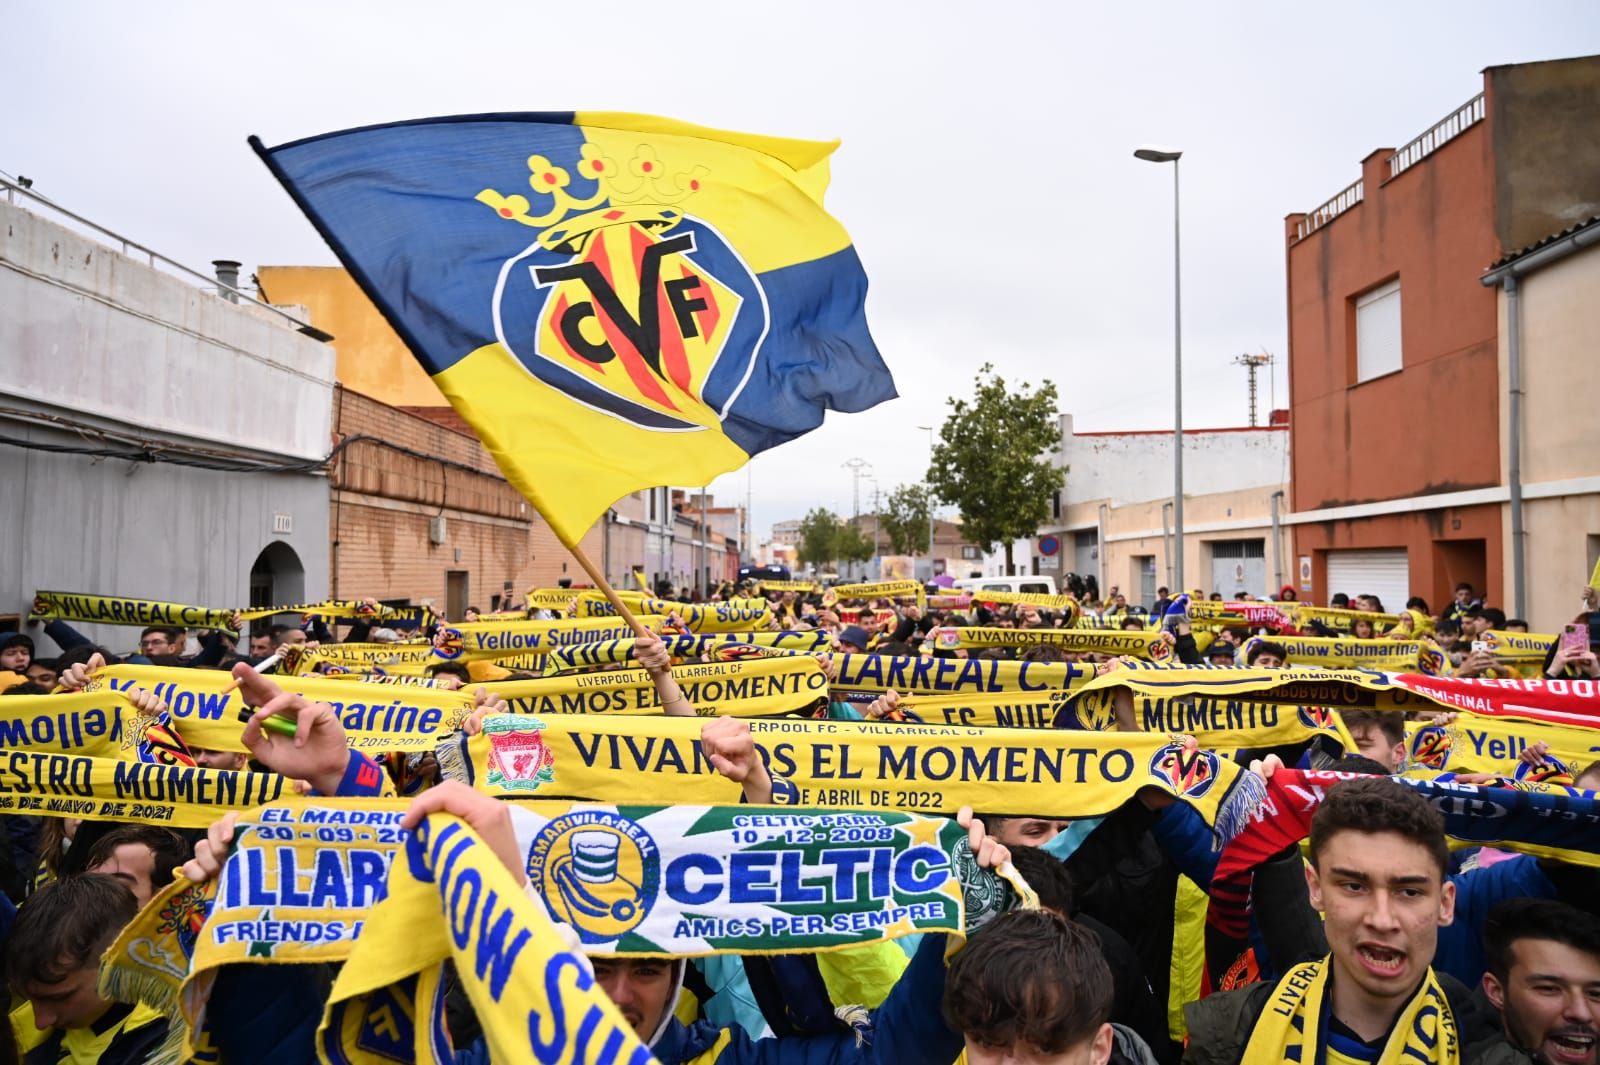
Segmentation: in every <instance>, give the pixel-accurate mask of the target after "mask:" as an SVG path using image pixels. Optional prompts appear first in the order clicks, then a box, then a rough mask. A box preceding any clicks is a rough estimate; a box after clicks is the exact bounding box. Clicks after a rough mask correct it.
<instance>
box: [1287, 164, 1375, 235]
mask: <svg viewBox="0 0 1600 1065" xmlns="http://www.w3.org/2000/svg"><path fill="white" fill-rule="evenodd" d="M1365 196H1366V186H1365V184H1364V183H1363V182H1362V181H1361V179H1360V178H1357V179H1356V180H1355V182H1354V183H1353V184H1351V185H1350V186H1349V187H1348V188H1345V189H1343V190H1342V191H1340V193H1339V194H1338V195H1337V196H1335V197H1334V198H1333V199H1331V200H1329V201H1328V202H1327V203H1325V204H1323V205H1322V206H1321V207H1316V208H1313V209H1312V210H1311V211H1309V212H1308V213H1307V214H1306V216H1305V217H1304V218H1302V219H1300V224H1299V225H1298V226H1296V227H1295V230H1296V232H1297V233H1298V234H1299V235H1298V237H1297V239H1299V240H1305V239H1306V237H1308V236H1310V235H1311V234H1312V233H1315V232H1316V231H1317V230H1319V229H1321V228H1322V227H1323V226H1325V225H1327V224H1328V223H1329V222H1331V221H1333V220H1334V219H1335V218H1338V217H1339V216H1340V215H1342V214H1344V213H1345V212H1346V211H1348V210H1349V209H1350V208H1352V207H1354V206H1355V205H1356V204H1358V203H1360V202H1361V201H1362V199H1363V198H1364V197H1365Z"/></svg>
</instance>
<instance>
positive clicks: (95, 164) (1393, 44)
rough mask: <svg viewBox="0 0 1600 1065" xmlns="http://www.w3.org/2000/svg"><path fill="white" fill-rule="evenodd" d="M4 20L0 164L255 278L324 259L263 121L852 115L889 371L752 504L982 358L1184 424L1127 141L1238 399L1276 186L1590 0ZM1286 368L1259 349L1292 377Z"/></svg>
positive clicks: (791, 507)
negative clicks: (883, 386) (853, 411)
mask: <svg viewBox="0 0 1600 1065" xmlns="http://www.w3.org/2000/svg"><path fill="white" fill-rule="evenodd" d="M4 24H5V27H6V34H7V37H8V38H9V39H10V42H11V47H9V48H8V49H7V50H6V51H7V68H8V71H7V72H8V79H7V81H8V87H7V93H6V104H5V115H4V118H3V119H0V170H4V171H6V172H8V173H10V174H18V173H21V174H25V175H27V176H28V177H30V178H32V179H33V180H34V181H35V182H36V188H37V189H38V190H40V191H42V192H44V193H46V194H48V195H50V196H52V197H53V198H55V199H56V200H57V201H58V202H60V203H62V204H64V205H66V206H69V207H71V208H72V209H74V210H76V211H78V212H80V213H82V214H85V215H87V216H88V217H90V218H92V219H94V220H96V221H99V222H101V223H103V224H105V225H107V226H110V227H111V228H113V229H116V230H119V231H121V232H124V233H126V234H128V235H129V236H131V237H133V238H135V239H137V240H140V241H142V242H145V243H147V244H149V245H151V246H153V247H155V248H156V249H157V250H160V251H162V252H164V253H165V254H168V255H170V256H172V257H173V258H176V259H179V260H180V261H184V262H187V263H190V264H191V265H195V266H197V267H201V268H205V269H207V270H209V266H207V264H208V262H209V261H210V260H211V259H215V258H235V259H240V260H243V261H244V262H245V264H246V272H247V276H248V271H250V270H252V269H254V268H255V267H256V266H257V265H261V264H270V265H282V264H301V263H306V264H331V263H333V262H334V258H333V255H332V253H331V252H330V251H329V250H328V249H327V247H326V246H325V245H324V244H323V243H322V241H321V240H320V239H319V238H318V237H317V235H316V233H315V232H314V231H313V230H312V228H311V226H310V225H309V224H308V223H307V222H306V221H305V220H304V219H303V217H302V216H301V215H300V214H299V213H298V211H296V210H295V208H294V207H293V206H292V204H291V203H290V202H289V200H288V198H287V196H285V195H284V193H283V192H282V190H281V189H280V188H279V187H278V186H277V184H276V182H274V181H273V180H272V179H271V178H270V176H269V175H268V174H267V172H266V170H265V169H264V168H263V167H262V166H261V164H260V163H259V162H258V161H257V160H256V159H255V157H254V155H253V154H252V153H251V152H250V151H249V149H248V148H247V147H246V145H245V137H246V136H247V135H248V134H251V133H255V134H259V135H260V136H261V137H262V138H263V139H264V140H265V141H266V142H267V143H268V144H277V143H282V142H283V141H287V140H291V139H294V138H298V137H303V136H307V135H310V134H314V133H322V132H327V131H330V130H336V129H341V128H345V127H349V126H356V125H362V124H367V123H374V122H384V121H390V120H395V119H406V118H415V117H421V116H426V115H441V114H457V113H466V112H480V111H517V110H529V111H532V110H560V109H573V108H576V109H599V110H622V111H643V112H650V113H656V114H663V115H669V116H672V117H675V118H681V119H684V120H688V121H692V122H697V123H701V124H705V125H711V126H723V127H728V128H734V129H745V130H753V131H758V132H762V133H771V134H783V135H789V136H799V137H814V138H819V139H826V138H832V137H840V138H842V139H843V141H844V144H843V147H842V148H841V149H840V150H839V152H838V153H837V154H836V155H835V157H834V162H833V186H832V189H831V190H830V192H829V199H828V206H829V208H830V210H831V211H832V212H833V213H834V214H835V215H836V216H837V217H838V218H839V219H840V220H841V221H843V223H844V224H845V226H846V227H847V228H848V229H849V231H850V233H851V234H852V236H853V237H854V240H855V244H856V247H857V249H858V251H859V252H860V255H861V258H862V260H863V261H864V263H865V264H866V268H867V272H868V275H869V276H870V278H871V283H872V288H871V295H870V296H869V298H868V304H867V310H868V316H869V320H870V322H871V325H872V328H873V333H874V335H875V337H876V339H877V342H878V345H879V347H880V348H881V349H882V351H883V353H884V356H885V358H886V360H887V361H888V364H889V366H890V368H891V369H892V370H893V372H894V375H895V379H896V381H897V383H898V385H899V390H900V395H901V398H900V399H898V400H896V401H894V402H892V403H889V404H885V405H884V406H881V407H879V408H877V409H876V410H874V411H871V412H869V413H867V414H863V415H854V416H846V415H832V416H830V417H829V419H828V422H827V424H826V425H825V426H824V427H823V428H821V429H819V430H818V431H816V432H814V433H812V434H810V435H809V436H807V437H804V438H802V439H800V440H798V441H795V442H794V443H791V444H789V445H787V446H785V447H783V448H780V449H778V450H777V451H774V452H768V453H766V454H764V455H762V456H760V457H758V458H757V459H756V461H755V463H754V477H753V481H754V503H755V525H756V528H757V530H758V531H761V532H763V533H764V531H765V530H766V529H767V528H768V527H769V526H770V524H771V523H772V522H773V521H777V520H781V519H783V518H787V517H798V516H801V515H802V514H803V513H804V512H805V510H806V509H807V508H808V507H811V506H815V505H823V506H829V507H832V508H834V509H835V510H837V511H840V512H842V513H848V512H849V510H850V508H851V490H850V476H849V474H848V473H847V472H846V471H845V470H843V469H841V463H843V462H844V461H845V460H847V459H849V458H851V457H854V456H859V457H861V458H863V459H865V460H867V461H868V462H870V463H871V464H872V466H873V473H874V475H875V477H876V479H877V483H878V484H879V485H880V486H881V487H882V490H883V492H884V493H885V494H887V492H888V491H890V490H891V489H892V488H893V487H894V486H895V485H897V484H900V483H903V482H908V481H914V480H918V479H920V478H921V476H922V472H923V470H924V469H925V468H926V454H927V447H928V440H927V434H926V433H925V432H920V431H918V430H917V429H916V428H915V426H918V425H929V424H933V423H934V422H935V420H936V419H938V418H939V417H940V416H941V412H942V411H943V409H944V403H945V398H946V397H947V396H950V395H952V394H960V393H962V392H964V391H965V390H966V389H967V388H968V387H969V386H970V382H971V380H972V377H973V375H974V373H975V372H976V370H977V368H978V367H979V366H980V365H981V364H982V363H984V362H985V361H990V362H993V363H994V364H995V365H996V367H998V368H999V370H1000V371H1001V372H1002V373H1003V374H1004V375H1005V376H1006V377H1008V378H1012V379H1018V380H1025V381H1030V382H1033V381H1039V380H1043V379H1046V378H1048V379H1050V380H1053V381H1055V382H1056V385H1057V387H1058V388H1059V390H1060V393H1061V398H1062V402H1061V409H1062V410H1063V411H1065V412H1069V413H1071V414H1073V415H1074V416H1075V418H1076V422H1077V427H1078V429H1079V430H1080V431H1082V430H1118V429H1159V428H1164V427H1168V426H1170V425H1171V416H1172V169H1171V167H1170V166H1158V165H1153V164H1150V163H1143V162H1139V161H1137V160H1135V159H1134V158H1133V157H1132V154H1131V153H1132V150H1133V149H1134V148H1135V147H1136V146H1138V145H1139V144H1142V143H1156V144H1163V145H1171V146H1176V147H1179V148H1181V149H1183V151H1184V152H1185V155H1184V158H1183V163H1182V167H1183V170H1182V178H1183V212H1184V215H1183V220H1184V221H1183V265H1184V286H1183V295H1184V330H1183V341H1184V373H1185V387H1184V403H1185V422H1186V423H1187V424H1188V425H1190V426H1191V427H1209V426H1225V425H1243V424H1245V421H1246V414H1247V411H1246V388H1245V371H1244V369H1243V368H1242V367H1238V366H1233V365H1231V364H1230V360H1232V359H1233V358H1234V357H1235V356H1237V355H1239V354H1241V353H1243V352H1259V351H1262V350H1266V351H1269V352H1272V353H1274V354H1276V355H1277V356H1279V358H1280V360H1281V359H1282V357H1283V355H1284V353H1285V349H1286V340H1285V314H1284V279H1283V259H1284V243H1283V222H1282V219H1283V216H1284V215H1285V214H1287V213H1289V212H1291V211H1303V210H1309V209H1310V208H1312V207H1314V206H1316V205H1317V204H1319V203H1321V202H1322V201H1324V200H1326V199H1328V198H1329V197H1331V196H1332V195H1333V194H1334V193H1336V192H1338V191H1339V190H1340V189H1342V188H1343V187H1344V186H1346V185H1348V184H1349V183H1350V182H1352V181H1354V180H1355V179H1356V177H1358V176H1359V170H1360V168H1359V161H1360V159H1361V158H1362V157H1363V156H1364V155H1366V154H1367V153H1368V152H1370V151H1371V150H1373V149H1375V148H1379V147H1398V146H1400V145H1402V144H1404V143H1405V142H1406V141H1408V140H1410V139H1411V138H1412V137H1414V136H1416V135H1417V134H1419V133H1421V132H1422V131H1423V130H1424V129H1426V128H1427V127H1428V126H1430V125H1431V124H1432V123H1434V122H1435V121H1437V120H1439V119H1440V118H1442V117H1443V116H1444V115H1445V114H1447V113H1448V112H1449V111H1451V110H1452V109H1453V108H1455V107H1456V106H1457V105H1459V104H1461V103H1463V102H1465V101H1466V100H1467V99H1468V98H1470V97H1471V96H1472V95H1474V94H1475V93H1477V92H1478V91H1480V89H1481V86H1482V79H1481V77H1480V74H1479V72H1480V71H1481V69H1482V68H1483V67H1485V66H1490V65H1494V64H1501V63H1515V62H1526V61H1532V60H1540V59H1554V58H1560V57H1565V56H1574V55H1583V54H1588V53H1594V52H1600V3H1596V2H1595V0H1570V2H1556V0H1540V2H1538V3H1533V4H1526V5H1520V6H1507V5H1505V4H1503V3H1500V4H1491V3H1483V2H1470V3H1469V2H1465V0H1452V2H1449V3H1429V4H1422V3H1403V2H1400V3H1397V2H1395V0H1384V2H1378V3H1372V2H1354V0H1344V2H1341V3H1336V4H1331V3H1325V4H1316V5H1312V4H1302V3H1282V2H1270V3H1267V2H1263V3H1237V4H1219V3H1161V4H1157V3H1143V4H1086V3H1050V4H1044V3H1039V4H1022V3H1009V4H1008V3H995V4H983V5H975V4H971V3H945V2H938V0H924V2H921V3H877V2H872V0H849V2H835V0H807V2H806V3H803V4H802V3H789V4H781V5H780V4H768V3H761V2H758V0H746V2H743V3H713V2H709V0H697V2H695V3H689V4H684V3H663V2H652V3H642V2H641V3H635V2H632V0H612V2H610V3H606V4H596V5H586V4H574V3H565V4H550V3H526V2H524V3H518V2H504V3H499V4H472V3H466V2H462V0H456V2H454V3H451V4H444V3H440V2H437V0H433V2H429V3H415V4H413V3H403V2H392V0H391V2H386V3H325V2H324V3H309V2H279V3H275V4H269V5H244V4H230V3H218V2H213V3H205V4H198V3H195V4H190V3H160V4H130V3H126V2H125V0H119V2H115V3H98V4H89V3H74V2H68V0H59V2H52V3H31V4H22V3H13V4H10V5H7V10H6V11H5V22H4ZM1285 382H1286V376H1285V367H1284V365H1283V363H1282V362H1281V361H1280V363H1279V365H1278V374H1277V386H1278V387H1277V396H1278V402H1279V403H1280V404H1283V403H1285V402H1286V396H1287V388H1286V383H1285ZM1266 406H1267V396H1266V381H1265V380H1264V381H1263V398H1262V408H1263V411H1264V410H1265V408H1266ZM1263 416H1264V415H1263ZM745 485H746V476H745V474H744V473H743V472H741V473H738V474H734V475H731V476H729V477H726V478H723V479H722V481H721V482H720V483H718V484H717V485H716V486H715V487H714V491H715V492H716V493H717V494H718V495H719V496H723V497H726V496H728V495H737V496H739V497H741V498H742V497H743V495H744V492H745ZM870 490H871V485H870V484H866V483H864V485H863V508H864V509H865V507H866V506H867V502H868V500H867V495H868V494H869V493H870Z"/></svg>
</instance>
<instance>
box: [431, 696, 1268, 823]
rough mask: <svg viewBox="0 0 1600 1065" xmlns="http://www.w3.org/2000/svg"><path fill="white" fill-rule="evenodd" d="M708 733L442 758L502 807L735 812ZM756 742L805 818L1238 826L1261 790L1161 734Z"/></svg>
mask: <svg viewBox="0 0 1600 1065" xmlns="http://www.w3.org/2000/svg"><path fill="white" fill-rule="evenodd" d="M702 727H703V723H702V722H700V721H698V720H685V719H682V718H670V717H608V716H603V715H602V716H587V715H584V716H580V715H560V716H544V717H519V716H516V715H511V714H507V715H503V716H495V717H489V718H487V719H486V720H485V721H484V727H483V731H482V732H481V733H480V734H478V735H476V736H472V737H470V738H469V737H465V736H462V737H460V738H459V739H458V740H457V741H455V742H453V743H451V744H447V745H445V746H442V747H440V748H439V751H438V756H439V765H440V767H441V769H443V770H444V772H445V774H446V775H448V776H450V777H453V778H455V779H458V780H464V781H466V782H467V783H470V784H472V785H473V786H474V787H476V788H478V789H479V790H480V791H484V792H487V793H488V794H491V795H495V796H497V797H500V798H512V799H526V798H535V799H545V798H570V799H580V800H586V801H594V802H689V803H719V802H732V801H735V800H736V799H737V798H738V796H739V794H740V789H739V786H738V785H737V784H734V783H733V782H732V781H729V780H726V779H724V778H723V777H721V776H720V775H718V774H717V772H716V771H715V770H714V769H712V768H711V766H710V764H709V763H708V762H707V760H706V758H705V755H704V753H703V751H702V750H701V746H700V732H701V729H702ZM750 731H751V733H752V734H753V736H754V739H755V744H756V747H757V749H758V750H759V751H760V752H761V754H762V756H763V758H764V759H765V761H766V763H767V765H768V766H770V767H771V771H772V772H773V773H774V774H776V775H778V776H780V777H782V778H783V779H784V780H786V781H787V782H788V784H789V785H790V786H791V787H792V788H793V789H794V791H795V792H796V793H797V795H796V797H795V798H794V800H793V801H794V802H795V803H798V804H800V805H809V804H817V805H824V806H868V807H871V808H874V809H892V810H920V811H926V812H938V813H950V814H953V813H955V812H956V811H957V810H959V809H960V808H961V807H962V806H971V807H973V808H974V809H979V810H1027V811H1029V812H1031V813H1035V814H1038V815H1040V816H1059V817H1096V816H1099V815H1101V814H1107V813H1110V812H1111V811H1112V810H1115V809H1116V808H1117V807H1119V806H1121V805H1122V804H1123V803H1124V802H1126V801H1127V800H1128V799H1130V798H1132V797H1133V795H1134V793H1135V792H1137V791H1138V790H1139V788H1141V787H1145V786H1154V787H1157V788H1160V789H1162V790H1163V791H1166V792H1167V793H1168V794H1171V795H1173V796H1175V797H1177V798H1182V799H1185V800H1187V801H1188V802H1190V803H1191V804H1192V805H1194V806H1195V808H1196V809H1198V810H1199V811H1200V812H1201V813H1202V815H1203V816H1204V817H1205V819H1206V821H1207V822H1208V823H1210V824H1228V823H1230V822H1229V818H1230V817H1231V816H1232V813H1231V811H1233V810H1234V809H1235V808H1237V807H1238V806H1239V805H1240V800H1239V799H1238V797H1237V796H1236V795H1235V793H1236V792H1238V791H1240V790H1241V788H1242V789H1243V790H1245V791H1248V790H1249V789H1250V788H1251V787H1252V786H1253V784H1252V782H1253V781H1255V779H1256V778H1255V777H1253V776H1250V775H1249V774H1243V775H1241V772H1240V770H1239V767H1238V766H1236V765H1234V764H1233V763H1232V762H1230V761H1228V760H1226V759H1222V758H1219V757H1218V756H1217V755H1216V754H1215V753H1213V752H1210V751H1205V750H1199V751H1193V750H1186V749H1185V748H1184V747H1183V746H1182V745H1181V744H1179V743H1175V742H1174V741H1173V740H1172V738H1170V737H1168V736H1165V735H1160V734H1155V733H1131V732H1118V733H1098V732H1070V731H1064V730H1039V731H1028V732H1021V731H1018V730H1014V729H982V728H956V727H951V726H942V725H941V726H933V725H911V724H879V723H870V722H850V721H811V720H801V719H788V718H785V719H776V720H773V719H756V720H752V721H751V722H750ZM1230 834H1231V833H1230V832H1227V831H1224V832H1222V835H1223V836H1224V837H1226V836H1228V835H1230Z"/></svg>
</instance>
